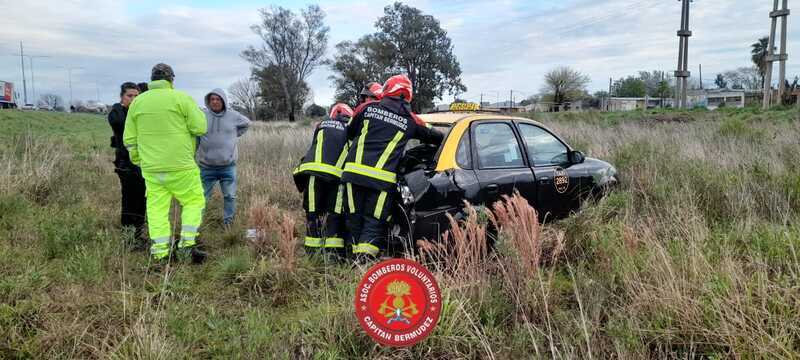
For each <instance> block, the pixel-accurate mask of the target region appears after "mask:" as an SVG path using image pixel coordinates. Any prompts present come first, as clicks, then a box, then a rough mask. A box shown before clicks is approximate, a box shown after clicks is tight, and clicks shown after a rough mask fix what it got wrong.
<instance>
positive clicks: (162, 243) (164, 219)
mask: <svg viewBox="0 0 800 360" xmlns="http://www.w3.org/2000/svg"><path fill="white" fill-rule="evenodd" d="M142 175H143V176H144V181H145V185H146V187H147V222H148V225H149V228H150V239H151V241H152V245H151V247H150V253H151V254H152V256H153V258H155V259H163V258H165V257H167V256H169V250H170V246H171V245H172V243H171V241H170V239H171V231H170V222H169V209H170V205H171V204H172V198H173V197H174V198H175V199H177V200H178V202H179V203H180V205H181V240H180V242H179V243H178V247H179V248H186V247H192V246H194V245H195V244H196V241H195V239H196V238H197V235H198V229H199V227H200V223H201V221H202V219H203V209H204V208H205V205H206V201H205V197H204V196H203V185H202V184H201V182H200V169H197V168H195V169H191V170H183V171H172V172H164V173H148V172H143V174H142Z"/></svg>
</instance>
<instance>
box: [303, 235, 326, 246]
mask: <svg viewBox="0 0 800 360" xmlns="http://www.w3.org/2000/svg"><path fill="white" fill-rule="evenodd" d="M303 245H305V246H308V247H313V248H318V247H322V239H321V238H315V237H311V236H306V241H305V243H303Z"/></svg>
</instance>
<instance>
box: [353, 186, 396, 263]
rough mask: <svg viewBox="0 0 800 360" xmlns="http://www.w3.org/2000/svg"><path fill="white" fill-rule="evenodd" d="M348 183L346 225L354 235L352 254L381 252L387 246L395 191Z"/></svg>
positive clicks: (376, 254) (376, 253) (373, 254)
mask: <svg viewBox="0 0 800 360" xmlns="http://www.w3.org/2000/svg"><path fill="white" fill-rule="evenodd" d="M345 186H346V193H347V205H348V214H347V227H348V228H349V230H350V236H351V238H352V240H351V241H352V243H353V254H366V255H371V256H378V254H379V253H380V251H381V249H384V250H385V249H386V232H387V231H388V227H389V220H391V205H392V201H393V200H394V196H395V194H394V193H393V192H390V191H380V190H375V189H371V188H368V187H363V186H358V185H354V184H349V183H348V184H345Z"/></svg>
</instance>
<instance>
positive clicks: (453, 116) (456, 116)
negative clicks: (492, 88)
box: [419, 112, 542, 126]
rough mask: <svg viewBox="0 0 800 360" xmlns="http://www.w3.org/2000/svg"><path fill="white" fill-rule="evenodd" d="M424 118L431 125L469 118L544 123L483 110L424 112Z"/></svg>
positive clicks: (453, 123)
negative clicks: (482, 111) (483, 111)
mask: <svg viewBox="0 0 800 360" xmlns="http://www.w3.org/2000/svg"><path fill="white" fill-rule="evenodd" d="M419 117H420V118H422V120H424V121H425V122H426V123H428V124H431V125H449V126H453V125H455V124H456V123H457V122H460V121H461V120H465V119H469V120H468V121H469V122H472V121H473V120H520V121H527V122H532V123H535V124H537V125H542V124H541V123H539V122H538V121H535V120H532V119H529V118H523V117H518V116H509V115H504V114H496V113H481V112H440V113H431V114H422V115H419Z"/></svg>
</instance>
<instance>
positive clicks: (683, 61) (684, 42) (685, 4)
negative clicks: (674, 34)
mask: <svg viewBox="0 0 800 360" xmlns="http://www.w3.org/2000/svg"><path fill="white" fill-rule="evenodd" d="M678 1H680V2H681V28H680V30H678V39H679V41H678V70H677V71H675V79H676V80H677V81H676V92H675V93H676V94H675V95H676V99H675V103H676V104H677V108H679V109H685V108H687V107H689V105H688V102H687V95H688V88H689V75H691V72H689V37H690V36H692V32H691V31H689V3H690V2H691V0H678ZM776 1H777V0H776Z"/></svg>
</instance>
